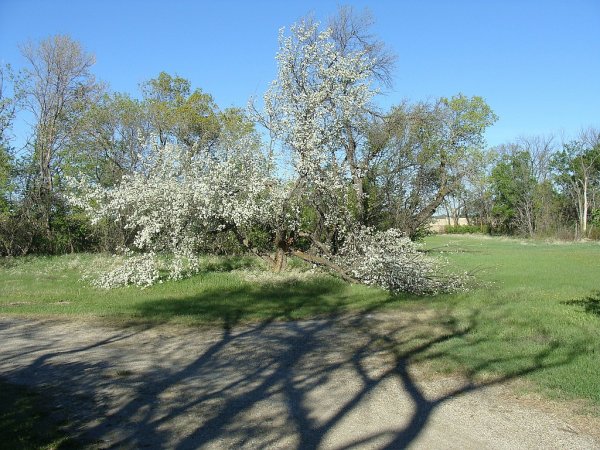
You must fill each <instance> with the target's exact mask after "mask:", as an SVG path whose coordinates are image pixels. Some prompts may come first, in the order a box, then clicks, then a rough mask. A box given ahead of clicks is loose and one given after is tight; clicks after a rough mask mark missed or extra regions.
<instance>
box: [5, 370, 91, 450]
mask: <svg viewBox="0 0 600 450" xmlns="http://www.w3.org/2000/svg"><path fill="white" fill-rule="evenodd" d="M60 421H61V420H60V419H59V418H58V417H54V416H53V415H52V412H51V411H50V410H49V408H48V406H47V398H46V397H45V396H43V395H42V394H41V393H39V392H34V391H32V390H31V389H28V388H26V387H24V386H18V385H15V384H11V383H6V382H5V381H3V380H1V379H0V448H5V449H17V448H18V449H38V448H52V449H56V450H59V449H75V448H81V443H80V442H76V441H74V440H72V439H70V438H69V437H68V435H67V434H66V433H64V432H63V431H61V430H60Z"/></svg>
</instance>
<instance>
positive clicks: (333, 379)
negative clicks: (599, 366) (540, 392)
mask: <svg viewBox="0 0 600 450" xmlns="http://www.w3.org/2000/svg"><path fill="white" fill-rule="evenodd" d="M284 284H285V286H282V285H281V284H277V283H275V284H273V285H263V286H259V285H256V286H255V287H254V288H252V289H248V288H246V287H240V288H239V289H237V288H236V289H229V290H226V291H219V290H217V289H215V290H209V291H206V292H202V293H200V294H198V295H196V296H192V297H189V298H185V299H164V300H157V301H152V302H147V303H144V304H142V305H141V306H139V314H140V317H145V318H150V319H153V320H155V321H156V322H159V323H160V322H163V321H164V322H168V321H169V320H170V319H171V318H172V317H173V316H176V315H189V316H191V317H201V318H202V321H203V322H204V321H206V319H211V320H213V322H214V323H215V324H217V323H218V324H220V326H221V328H220V329H217V330H212V331H197V330H194V329H185V330H180V333H179V334H177V335H173V336H171V337H169V336H165V335H162V334H159V336H156V335H152V334H149V335H146V334H144V333H146V332H148V333H151V332H152V330H151V329H150V328H151V327H148V328H146V329H137V330H136V331H131V330H120V331H116V332H113V333H111V335H109V336H103V338H102V339H100V338H98V339H95V340H93V342H89V338H82V337H78V335H77V333H71V332H65V334H64V335H60V333H55V334H54V335H53V336H52V339H50V340H49V339H48V336H47V334H44V330H43V329H42V327H40V326H39V325H35V324H34V325H32V326H30V327H26V331H22V330H21V331H19V329H14V328H10V327H8V328H1V327H0V339H1V340H2V342H5V343H8V344H10V343H11V342H13V340H18V339H22V337H23V333H26V335H27V343H28V344H27V345H26V346H25V347H19V346H18V345H16V346H14V347H10V348H12V350H10V351H9V350H3V353H4V354H6V355H7V356H8V357H7V358H3V359H2V360H0V369H1V370H3V371H5V372H6V371H8V374H7V376H9V377H10V378H11V379H15V380H24V382H28V383H29V384H32V385H51V386H53V389H54V390H55V396H56V400H55V401H56V402H62V401H63V400H65V399H70V400H69V401H66V402H65V405H66V406H65V407H68V408H69V409H70V411H71V417H70V419H71V421H72V424H73V428H74V429H78V430H81V431H82V434H81V438H82V439H84V440H85V441H88V442H89V441H95V442H101V443H103V444H102V445H108V446H110V447H111V448H112V447H115V448H145V447H152V448H175V449H188V448H204V447H218V448H221V447H223V448H241V447H250V448H297V449H317V448H321V447H323V446H324V445H328V446H330V445H331V441H330V440H328V439H331V436H332V435H337V436H338V440H339V441H338V445H337V447H336V448H340V449H341V448H354V447H357V446H368V447H370V448H385V449H397V448H404V447H406V446H408V445H409V444H411V443H412V442H414V441H415V439H416V438H418V437H419V435H421V433H422V432H423V430H425V429H426V428H427V426H428V424H429V421H430V418H431V416H432V414H433V413H434V412H435V411H436V409H437V408H438V407H439V406H440V405H442V404H444V403H445V402H447V401H448V400H450V399H452V398H453V397H455V396H457V395H461V394H465V393H468V392H472V391H476V390H478V389H481V388H483V387H486V386H490V385H494V384H498V383H503V382H505V381H507V380H511V379H514V378H518V377H522V376H525V375H528V374H532V373H535V372H537V371H541V370H548V369H550V368H552V367H557V366H562V365H568V364H569V363H570V362H571V361H572V360H573V359H574V358H576V357H577V356H578V355H579V354H580V353H581V351H582V350H581V349H582V348H584V346H582V345H580V343H576V342H569V343H557V342H547V343H541V344H538V345H537V347H535V348H528V349H526V350H525V349H523V350H519V349H518V348H515V349H514V351H512V352H511V353H510V354H508V355H505V356H498V355H495V354H494V355H493V356H486V355H485V354H483V355H479V357H478V359H477V363H476V364H473V365H471V367H470V369H469V371H468V372H467V373H466V374H465V379H464V380H462V381H461V382H460V383H459V385H457V386H450V387H448V389H446V390H445V391H444V392H443V393H441V394H439V393H438V394H436V395H435V396H432V395H431V393H430V392H425V391H424V388H423V385H422V384H420V383H419V381H420V380H418V379H416V378H415V376H414V375H413V373H414V372H413V370H412V369H413V368H415V367H417V366H418V364H420V363H422V362H435V361H444V360H447V359H450V360H452V359H453V358H455V356H456V355H458V354H460V353H461V351H463V350H465V349H468V348H471V346H477V345H480V344H484V343H486V342H489V340H490V339H500V338H495V337H489V336H487V337H486V335H485V334H481V335H480V334H479V333H477V331H478V329H479V327H480V324H481V323H482V321H483V320H485V319H482V318H481V316H480V314H479V312H478V311H472V313H471V314H470V315H468V316H465V315H464V313H460V314H459V313H456V312H454V311H452V310H450V309H448V310H446V311H444V312H433V311H432V312H430V313H429V314H428V315H419V314H417V313H413V314H412V315H411V313H405V314H404V315H403V314H399V313H395V314H396V315H395V316H393V318H392V319H390V318H389V317H388V316H386V315H382V314H376V313H377V312H378V311H379V310H380V309H382V308H383V307H385V306H386V305H387V304H388V303H390V302H393V301H397V299H396V298H394V297H382V298H381V299H380V300H379V301H377V302H374V301H371V303H370V304H368V305H367V304H366V305H365V307H364V308H362V309H361V314H354V315H348V314H346V313H347V312H348V304H347V303H346V299H344V298H343V297H340V296H339V292H338V291H339V290H340V289H341V288H342V286H343V285H342V284H340V283H339V282H337V281H336V280H329V281H327V280H319V281H318V282H316V281H310V282H296V283H291V284H290V283H284ZM490 308H492V306H490ZM307 313H310V314H311V315H321V317H320V318H319V319H313V320H306V321H296V322H292V321H290V320H293V319H294V318H296V317H298V316H302V317H304V316H306V315H307ZM499 319H501V318H499ZM248 320H254V323H251V324H246V325H243V326H242V325H240V324H241V323H242V322H246V321H248ZM488 320H489V319H488ZM236 325H237V326H236ZM159 330H161V329H159ZM158 332H159V333H162V331H158ZM103 333H104V334H106V333H107V332H106V331H104V332H103ZM81 341H82V342H81ZM449 344H451V345H449ZM6 348H7V349H8V347H6ZM373 355H384V356H382V357H381V358H375V359H374V358H373ZM3 361H8V363H4V362H3ZM459 362H460V361H459ZM1 364H9V365H8V366H6V367H11V369H10V370H7V369H6V368H5V367H3V366H2V365H1ZM502 364H505V365H506V366H508V367H510V370H504V371H503V372H502V373H501V374H499V375H497V376H495V377H490V376H489V374H490V373H494V369H495V368H497V367H498V366H500V365H502ZM140 367H141V368H140ZM481 375H484V376H483V377H482V376H481ZM482 380H483V381H482ZM350 386H353V387H352V388H350ZM382 390H383V391H384V392H385V397H384V401H382V403H381V404H380V407H381V408H385V411H384V412H385V415H384V419H382V420H383V422H384V423H383V424H381V426H380V427H379V428H377V429H369V430H366V429H363V425H362V422H357V423H356V424H355V426H354V427H353V428H351V430H353V432H354V434H351V435H348V434H347V432H348V428H344V426H345V425H344V424H347V423H348V421H351V420H356V414H357V412H360V414H372V412H369V411H371V410H370V408H371V407H372V406H369V404H368V402H369V401H370V400H369V399H370V398H372V397H373V396H375V395H381V393H382ZM398 398H404V399H405V401H402V402H401V401H399V400H398ZM406 402H408V403H406ZM323 404H329V408H330V409H329V410H328V412H327V413H325V414H324V413H322V411H321V413H319V412H318V411H320V408H323ZM407 404H411V405H412V408H407V407H406V405H407ZM380 413H381V412H380ZM353 417H354V419H353Z"/></svg>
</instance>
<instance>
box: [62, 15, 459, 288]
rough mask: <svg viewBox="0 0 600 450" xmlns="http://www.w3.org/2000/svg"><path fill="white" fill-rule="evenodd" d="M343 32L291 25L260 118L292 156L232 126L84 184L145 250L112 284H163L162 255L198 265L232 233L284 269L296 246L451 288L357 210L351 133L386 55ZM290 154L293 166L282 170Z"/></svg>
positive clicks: (399, 284)
mask: <svg viewBox="0 0 600 450" xmlns="http://www.w3.org/2000/svg"><path fill="white" fill-rule="evenodd" d="M332 36H333V30H332V29H331V28H328V29H326V30H321V29H320V28H319V26H318V24H316V23H312V22H303V23H300V24H298V25H294V26H293V27H292V28H291V29H290V33H289V34H287V35H286V33H285V32H284V31H283V30H282V31H281V33H280V50H279V52H278V54H277V62H278V76H277V78H276V80H275V81H273V83H272V84H271V87H270V88H269V90H268V91H267V93H266V94H265V98H264V104H265V107H264V111H263V112H261V113H258V112H256V110H255V117H256V118H257V119H258V120H259V121H260V123H262V124H263V125H264V126H265V127H266V128H267V129H268V130H269V132H270V134H271V136H272V137H273V140H274V142H275V143H276V144H278V148H280V149H281V150H282V151H283V153H282V154H279V155H274V154H273V152H270V153H269V154H268V155H267V154H266V152H262V151H261V148H260V142H259V139H258V137H257V135H256V133H252V132H249V133H242V134H239V133H227V132H223V133H221V135H220V136H219V138H218V139H217V142H216V144H211V146H210V149H207V150H206V151H202V149H198V148H192V149H189V148H188V147H182V146H180V145H176V144H174V143H170V142H166V141H164V140H161V139H154V140H153V141H152V143H151V144H149V145H146V148H147V150H145V152H146V153H147V155H146V156H145V159H144V164H143V165H142V167H141V168H140V169H139V170H138V171H136V172H135V173H133V174H131V175H126V176H124V177H123V179H122V180H121V182H120V183H119V184H118V185H117V186H116V187H114V188H102V187H100V186H97V185H90V184H89V183H85V182H83V183H78V184H77V186H76V188H77V189H76V190H77V192H78V194H77V195H76V196H75V197H74V202H75V203H76V204H77V205H78V206H80V207H83V208H85V209H86V210H87V211H88V213H89V214H90V215H91V216H92V217H93V219H94V220H100V219H101V218H107V217H108V218H112V219H116V220H121V221H124V223H125V227H126V228H129V229H131V230H133V231H134V236H135V237H134V239H133V242H132V243H131V246H130V247H128V248H127V249H125V252H126V253H127V252H133V253H135V256H134V257H133V258H132V259H130V260H129V262H128V264H126V265H124V266H122V267H119V268H117V269H116V270H115V271H113V272H111V273H110V274H107V276H105V277H104V278H103V279H102V280H101V284H102V285H104V286H112V285H116V284H124V283H136V284H139V285H144V286H145V285H149V284H152V283H153V282H155V281H156V280H157V279H158V270H157V266H156V255H157V254H159V253H168V254H170V255H171V262H170V266H169V276H170V277H171V278H174V279H177V278H180V277H182V276H184V275H185V274H187V273H193V272H194V271H196V270H197V269H198V260H197V257H196V255H197V254H198V250H199V249H200V248H201V246H202V244H203V243H204V242H207V241H209V240H210V239H212V237H213V236H215V235H218V234H219V233H222V232H226V231H227V232H232V233H233V234H234V235H235V236H236V237H237V239H238V241H239V243H240V244H241V245H242V246H244V247H245V248H246V249H247V250H248V251H252V252H254V253H256V254H258V255H259V256H261V257H262V258H263V259H265V260H266V261H267V262H268V263H269V264H270V266H271V268H272V269H273V270H274V271H281V270H282V269H284V268H285V265H286V259H287V257H288V256H289V255H295V256H297V257H300V258H302V259H304V260H306V261H309V262H311V263H313V264H319V265H321V266H325V267H327V268H328V269H330V270H332V271H334V272H336V273H337V274H339V275H340V276H341V277H342V278H344V279H346V280H348V281H353V282H363V283H367V284H374V285H378V286H381V287H384V288H386V289H389V290H391V291H400V290H402V291H412V292H418V293H431V292H437V291H439V290H441V289H443V288H445V287H448V286H449V285H448V284H447V283H443V282H442V281H441V279H439V278H436V277H435V276H434V270H435V267H434V265H433V263H432V261H431V260H429V259H428V258H426V257H425V256H424V255H423V254H422V253H420V252H418V251H417V248H416V246H415V245H414V244H413V243H412V242H411V241H410V240H409V239H408V238H405V237H402V235H401V233H400V232H398V231H397V230H388V231H385V232H379V231H376V230H373V229H369V228H365V227H364V226H362V224H361V222H360V220H359V218H357V216H356V214H354V213H353V211H352V208H351V206H350V196H349V193H350V192H352V190H353V189H354V187H353V186H354V185H353V175H354V174H355V172H356V170H357V167H353V166H352V163H351V161H352V158H351V157H350V154H351V153H352V152H353V151H355V150H356V147H352V146H351V145H349V142H350V141H349V138H350V135H349V130H350V129H353V130H355V129H356V127H354V124H357V123H358V122H359V121H360V120H362V115H363V114H364V112H365V111H366V110H367V109H368V108H369V105H370V102H371V101H372V99H373V97H374V95H376V93H377V90H376V89H375V88H374V87H373V86H372V81H373V77H374V74H375V69H376V65H377V60H376V59H375V58H373V57H372V55H371V53H370V52H369V51H368V50H367V49H362V48H357V49H354V50H352V49H349V48H348V47H346V48H345V49H344V50H343V51H342V50H341V48H340V46H339V45H338V43H336V40H335V39H333V37H332ZM280 161H285V162H286V163H287V166H286V167H277V165H276V164H275V163H276V162H280ZM255 230H260V231H262V233H263V235H265V234H266V235H267V236H269V239H270V244H271V248H270V249H268V248H267V249H266V251H265V248H264V247H263V248H262V250H261V249H260V248H259V247H258V246H257V245H255V244H254V243H253V242H252V239H251V237H250V236H251V235H252V233H249V231H255ZM269 250H270V251H269ZM132 263H133V264H132Z"/></svg>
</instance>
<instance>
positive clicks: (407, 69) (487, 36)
mask: <svg viewBox="0 0 600 450" xmlns="http://www.w3.org/2000/svg"><path fill="white" fill-rule="evenodd" d="M338 4H349V5H353V6H354V7H355V9H356V10H357V11H360V10H362V9H363V8H365V7H367V8H369V9H370V11H371V12H372V14H373V16H374V18H375V20H376V23H375V27H374V32H375V34H377V35H378V36H379V37H380V38H381V39H382V40H383V41H385V42H386V43H387V44H388V46H389V47H390V48H391V49H392V50H393V51H394V52H395V53H396V54H397V56H398V63H397V67H396V70H395V73H394V87H393V90H392V91H391V92H389V93H388V94H387V96H386V98H384V99H382V100H381V104H382V105H384V106H389V105H392V104H395V103H398V102H400V101H401V100H402V99H412V100H423V99H434V98H436V97H439V96H451V95H453V94H456V93H458V92H463V93H465V94H467V95H480V96H482V97H484V98H485V99H486V101H487V102H488V103H489V104H490V106H491V107H492V109H493V110H494V111H495V112H496V113H497V114H498V115H499V116H500V120H499V121H498V122H497V124H496V125H494V126H493V127H492V128H491V129H490V130H489V131H488V133H487V140H488V144H490V145H496V144H500V143H502V142H505V141H508V140H510V139H513V138H515V137H517V136H520V135H532V134H544V133H550V132H556V133H561V132H562V133H564V134H566V136H567V137H570V136H572V135H574V134H575V133H577V131H579V129H580V128H582V127H586V126H590V125H593V126H596V127H599V126H600V0H564V1H553V0H540V1H527V0H522V1H519V0H503V1H501V0H497V1H485V0H477V1H476V0H473V1H460V0H456V1H449V0H448V1H445V0H438V1H426V0H423V1H417V0H411V1H408V0H404V1H402V0H395V1H394V0H389V1H377V2H375V1H372V2H365V1H348V2H338V1H329V0H320V1H316V0H308V1H285V0H279V1H267V0H253V1H241V0H240V1H233V0H220V1H218V0H213V1H191V0H190V1H177V0H171V1H166V0H165V1H154V0H145V1H141V0H140V1H126V0H120V1H114V0H105V1H85V0H80V1H62V0H53V1H50V0H46V1H39V0H38V1H33V0H0V61H1V62H3V63H7V62H9V63H11V64H12V65H13V66H14V67H16V68H18V67H20V66H21V65H22V64H23V59H22V57H21V56H20V54H19V51H18V48H17V45H18V43H20V42H25V41H27V40H38V39H41V38H44V37H46V36H49V35H52V34H57V33H61V34H69V35H71V37H73V38H74V39H76V40H78V41H80V42H81V43H82V44H83V46H84V47H85V48H86V49H87V50H88V51H90V52H93V53H94V54H95V55H96V59H97V64H96V66H95V69H94V72H95V74H96V75H97V77H98V78H99V79H102V80H104V81H106V82H108V83H109V85H110V87H111V88H112V89H113V90H115V91H121V92H129V93H131V94H135V95H137V94H138V85H139V83H140V82H142V81H145V80H147V79H149V78H153V77H155V76H156V75H158V73H159V72H160V71H166V72H169V73H171V74H175V73H177V74H178V75H180V76H183V77H185V78H188V79H189V80H191V82H192V85H193V86H194V87H200V88H202V89H203V90H204V91H206V92H208V93H210V94H212V95H213V97H214V98H215V101H216V102H217V104H218V105H219V106H221V107H227V106H245V105H246V103H247V101H248V99H249V97H250V96H253V95H254V96H262V94H263V92H264V91H265V90H266V88H267V86H268V83H269V82H270V81H271V80H272V79H273V78H274V76H275V61H274V56H275V52H276V51H277V32H278V29H279V28H280V27H282V26H289V25H290V24H292V23H294V22H295V21H297V20H298V19H299V18H301V17H302V16H304V15H306V14H307V13H313V14H314V16H315V17H316V18H317V19H320V20H322V21H325V20H326V18H327V17H329V16H330V15H331V14H333V13H335V11H336V9H337V5H338Z"/></svg>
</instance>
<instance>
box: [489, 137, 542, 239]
mask: <svg viewBox="0 0 600 450" xmlns="http://www.w3.org/2000/svg"><path fill="white" fill-rule="evenodd" d="M491 181H492V185H493V192H494V207H493V208H492V213H493V214H494V216H495V217H496V221H497V224H498V226H499V227H500V229H501V230H504V231H505V232H509V233H512V232H519V233H521V234H526V235H529V236H533V233H534V231H535V212H534V196H535V192H536V186H537V182H536V179H535V177H534V176H533V168H532V160H531V155H530V154H529V152H527V151H522V150H519V149H518V148H513V149H512V151H507V152H505V153H504V154H503V155H502V156H501V158H500V160H499V161H498V163H497V164H496V166H495V167H494V169H493V170H492V179H491Z"/></svg>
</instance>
